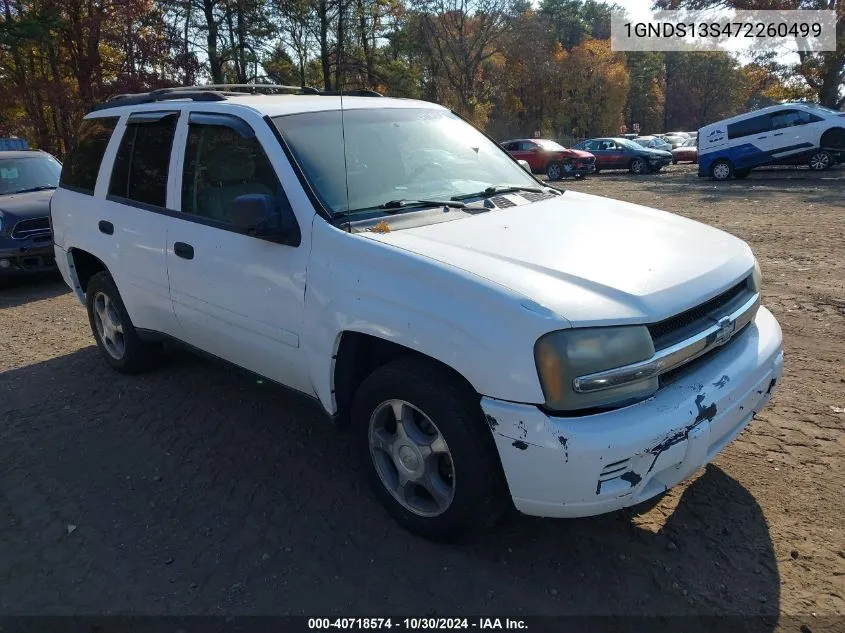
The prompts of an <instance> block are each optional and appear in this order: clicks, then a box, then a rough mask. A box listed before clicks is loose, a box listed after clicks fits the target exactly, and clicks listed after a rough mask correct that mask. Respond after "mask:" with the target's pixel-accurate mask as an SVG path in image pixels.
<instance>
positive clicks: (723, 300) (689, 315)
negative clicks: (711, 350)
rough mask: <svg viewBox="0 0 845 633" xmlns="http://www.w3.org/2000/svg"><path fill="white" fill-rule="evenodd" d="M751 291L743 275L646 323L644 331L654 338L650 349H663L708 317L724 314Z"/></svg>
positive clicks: (701, 325)
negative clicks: (696, 301) (702, 298)
mask: <svg viewBox="0 0 845 633" xmlns="http://www.w3.org/2000/svg"><path fill="white" fill-rule="evenodd" d="M753 294H754V293H753V291H752V290H751V287H750V279H743V280H742V281H740V282H739V283H738V284H736V285H735V286H733V287H731V288H729V289H728V290H726V291H725V292H723V293H721V294H719V295H716V296H715V297H713V298H712V299H710V300H709V301H705V302H704V303H702V304H699V305H697V306H695V307H694V308H691V309H690V310H686V311H684V312H681V313H680V314H676V315H675V316H672V317H669V318H668V319H664V320H663V321H659V322H657V323H653V324H652V325H649V326H648V331H649V333H650V334H651V338H652V340H653V341H654V349H655V350H661V349H665V348H667V347H670V346H672V345H674V344H675V343H678V342H680V341H682V340H684V339H685V338H688V337H689V336H690V335H691V334H694V333H696V332H699V331H701V330H703V329H705V328H706V327H707V326H709V325H710V324H711V320H712V319H716V320H718V319H719V317H722V316H724V315H727V314H728V313H730V312H731V311H732V310H733V309H735V308H736V306H737V305H739V304H741V303H742V302H743V301H745V300H748V299H749V298H750V297H751V296H752V295H753Z"/></svg>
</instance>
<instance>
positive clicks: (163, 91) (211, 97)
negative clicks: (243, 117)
mask: <svg viewBox="0 0 845 633" xmlns="http://www.w3.org/2000/svg"><path fill="white" fill-rule="evenodd" d="M279 92H293V93H294V94H298V95H323V96H339V95H340V94H341V93H340V92H339V91H330V90H318V89H317V88H313V87H311V86H305V87H302V86H285V85H280V84H208V85H205V86H179V87H174V88H158V89H157V90H151V91H150V92H139V93H133V94H119V95H114V96H113V97H109V98H108V99H107V100H106V101H104V102H103V103H99V104H97V105H95V106H94V108H93V110H94V111H95V112H96V111H99V110H106V109H109V108H119V107H122V106H129V105H141V104H145V103H157V102H159V101H173V100H177V99H190V100H191V101H225V100H226V99H227V98H229V97H236V96H240V95H243V94H245V93H246V94H263V93H279ZM343 95H344V96H348V97H383V96H384V95H382V94H381V93H379V92H376V91H374V90H346V91H344V92H343Z"/></svg>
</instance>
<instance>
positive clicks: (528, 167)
mask: <svg viewBox="0 0 845 633" xmlns="http://www.w3.org/2000/svg"><path fill="white" fill-rule="evenodd" d="M516 162H518V163H519V165H520V167H522V168H523V169H524V170H525V171H527V172H528V173H529V174H530V173H531V165H529V164H528V161H527V160H518V161H516Z"/></svg>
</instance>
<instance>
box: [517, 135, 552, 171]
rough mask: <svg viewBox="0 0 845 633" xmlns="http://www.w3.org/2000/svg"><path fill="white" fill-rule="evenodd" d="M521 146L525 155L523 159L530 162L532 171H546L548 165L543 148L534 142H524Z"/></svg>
mask: <svg viewBox="0 0 845 633" xmlns="http://www.w3.org/2000/svg"><path fill="white" fill-rule="evenodd" d="M519 145H520V151H521V153H522V155H523V156H522V158H523V160H527V161H528V164H529V165H531V169H532V170H534V171H544V170H545V168H546V165H545V158H544V156H543V150H542V148H541V147H540V146H539V145H537V143H534V142H532V141H522V142H521V143H520V144H519Z"/></svg>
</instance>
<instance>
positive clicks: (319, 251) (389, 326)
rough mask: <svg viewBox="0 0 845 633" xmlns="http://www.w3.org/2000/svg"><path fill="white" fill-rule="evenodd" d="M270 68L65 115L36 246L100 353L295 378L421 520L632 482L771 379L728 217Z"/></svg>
mask: <svg viewBox="0 0 845 633" xmlns="http://www.w3.org/2000/svg"><path fill="white" fill-rule="evenodd" d="M260 88H262V87H261V86H251V87H250V91H251V92H256V91H258V90H259V89H260ZM267 89H268V92H275V94H269V93H268V94H260V93H259V94H244V92H242V91H241V92H239V91H238V89H237V87H236V86H235V87H233V86H204V87H201V88H200V87H189V88H183V89H163V90H158V91H154V92H150V93H142V94H137V95H123V96H120V97H117V98H114V99H112V100H110V101H107V102H105V103H103V104H101V105H100V106H98V107H97V108H96V109H95V110H94V111H93V112H91V113H89V114H88V115H87V116H86V117H85V120H84V122H83V124H82V128H81V129H80V131H79V134H78V143H77V144H76V148H75V149H74V151H73V153H72V155H71V156H70V157H69V159H68V161H67V163H66V165H70V168H69V169H66V170H65V171H63V174H62V179H61V182H60V184H59V188H58V190H57V191H56V193H55V195H54V198H53V203H52V222H53V228H54V232H55V236H54V238H55V254H56V260H57V262H58V265H59V268H60V270H61V273H62V276H63V277H64V280H65V282H66V283H67V285H68V286H69V287H70V288H71V289H73V291H74V292H75V293H76V296H77V297H78V300H79V302H80V304H81V305H82V306H83V307H84V309H85V310H86V311H87V314H88V318H89V322H90V325H91V331H92V335H93V338H94V340H95V341H96V344H97V346H98V348H99V350H100V353H101V356H102V359H103V361H104V362H105V363H107V364H108V365H110V366H111V367H112V368H113V369H114V370H116V371H118V372H123V373H127V374H135V373H139V372H143V371H149V370H151V369H153V368H154V367H156V366H157V365H158V364H159V363H160V362H162V360H163V356H162V353H161V351H162V344H163V343H165V342H169V343H174V342H175V343H178V344H182V345H184V346H186V347H187V348H189V349H193V350H200V351H202V352H204V353H205V354H206V355H210V356H212V357H216V358H218V359H221V360H222V361H225V362H228V363H230V364H232V365H234V366H237V367H240V368H243V369H245V370H248V371H249V372H252V373H254V374H258V375H260V376H263V377H264V378H266V379H269V380H271V381H274V382H276V383H278V384H280V385H283V386H285V387H288V388H289V389H291V390H293V391H295V392H298V393H300V394H302V395H303V396H305V397H308V398H311V399H313V400H314V401H315V402H316V403H317V405H318V406H319V407H320V408H322V410H324V411H325V413H326V416H327V418H328V419H331V420H333V421H334V423H335V424H337V426H338V427H339V428H340V429H343V430H344V431H345V433H343V434H341V435H339V441H345V442H349V443H350V444H351V445H352V446H354V448H355V449H356V450H357V452H358V454H359V455H360V458H361V465H362V469H361V473H362V474H363V475H364V476H365V477H366V479H367V481H368V482H369V484H370V485H371V488H372V491H373V494H374V496H375V497H376V498H377V499H378V500H379V501H380V502H381V504H382V505H383V507H384V508H385V510H386V511H387V513H389V514H390V516H392V517H393V518H394V519H395V520H396V521H398V523H400V524H401V525H402V526H404V527H405V528H407V529H408V530H411V531H412V532H414V533H416V534H419V535H422V536H424V537H426V538H429V539H434V540H460V539H466V538H468V537H469V536H471V535H473V534H476V533H478V531H479V530H482V529H485V528H488V527H490V526H491V525H493V524H494V523H495V521H496V519H497V518H498V517H500V516H501V515H502V513H503V512H504V511H505V510H506V509H507V508H508V507H515V508H516V509H517V510H519V511H520V512H522V513H524V514H527V515H534V516H543V517H583V516H590V515H597V514H601V513H606V512H612V511H615V510H619V509H621V508H626V507H629V506H633V505H635V504H638V503H640V502H643V501H645V500H647V499H650V498H653V497H655V496H656V495H659V494H660V493H662V492H664V491H665V490H667V489H669V488H671V487H673V486H675V485H677V484H679V483H680V482H682V481H684V480H685V479H686V478H688V477H689V476H691V475H693V474H694V473H696V472H697V471H698V470H699V469H700V468H701V467H702V466H703V465H705V464H706V463H708V462H709V461H710V460H712V459H713V458H715V457H716V456H717V455H718V454H719V453H720V451H722V450H723V449H724V448H725V447H726V446H727V445H728V444H729V443H730V442H732V441H733V440H734V439H735V438H736V437H737V436H738V435H739V434H740V433H741V432H742V431H743V429H745V428H746V427H747V426H748V424H749V423H750V422H751V421H752V419H753V418H754V415H755V413H757V412H759V411H760V410H761V409H762V408H763V407H764V406H766V403H767V402H768V401H769V399H770V398H771V397H772V394H773V393H774V391H775V389H776V387H777V385H778V383H779V382H780V379H781V376H782V372H783V351H782V334H781V329H780V326H779V325H778V322H777V321H776V320H775V318H774V316H772V314H771V312H769V310H767V309H766V307H764V306H763V305H762V303H761V287H762V274H761V270H760V266H759V265H758V263H757V260H756V259H755V257H754V254H753V253H752V251H751V249H750V248H749V246H748V245H747V244H746V243H745V242H743V241H742V240H741V239H739V238H738V237H735V236H733V235H730V234H728V233H726V232H724V231H721V230H718V229H716V228H713V227H711V226H708V225H705V224H702V223H700V222H696V221H693V220H690V219H686V218H683V217H681V216H678V215H675V214H672V213H667V212H664V211H660V210H656V209H652V208H647V207H644V206H640V205H637V204H632V203H629V202H624V201H618V200H612V199H609V198H605V197H601V196H596V195H588V194H584V193H578V192H575V191H568V190H558V189H555V188H552V187H548V186H546V185H545V183H543V182H541V181H540V180H538V179H536V178H535V177H534V176H533V175H532V174H530V173H528V172H527V171H526V170H524V169H523V168H522V167H520V165H519V164H518V163H517V162H516V161H515V160H514V159H513V158H512V157H511V156H510V155H508V153H507V152H506V151H505V150H504V149H503V148H502V147H501V146H500V145H498V144H497V143H495V142H494V141H492V140H491V139H490V138H489V137H487V136H486V135H484V134H483V133H481V132H480V131H478V130H477V129H476V128H474V127H473V126H472V125H470V124H469V123H467V122H466V121H464V120H463V119H461V118H460V117H459V116H457V115H456V114H454V113H452V112H451V111H450V110H448V109H447V108H444V107H441V106H439V105H436V104H432V103H428V102H424V101H415V100H410V99H391V98H385V97H382V96H380V95H378V94H375V93H361V94H357V95H356V94H351V93H350V94H345V95H343V96H342V97H340V96H339V95H337V94H333V93H328V92H321V91H318V90H316V89H302V88H299V87H286V86H268V87H267ZM637 147H639V146H637ZM420 152H424V153H425V155H426V156H429V157H436V159H433V160H425V161H421V160H420V158H419V157H420ZM285 423H286V419H285V416H284V414H281V413H280V416H279V424H285ZM301 450H303V451H308V450H310V449H309V447H308V446H307V445H306V446H304V447H302V448H301Z"/></svg>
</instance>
